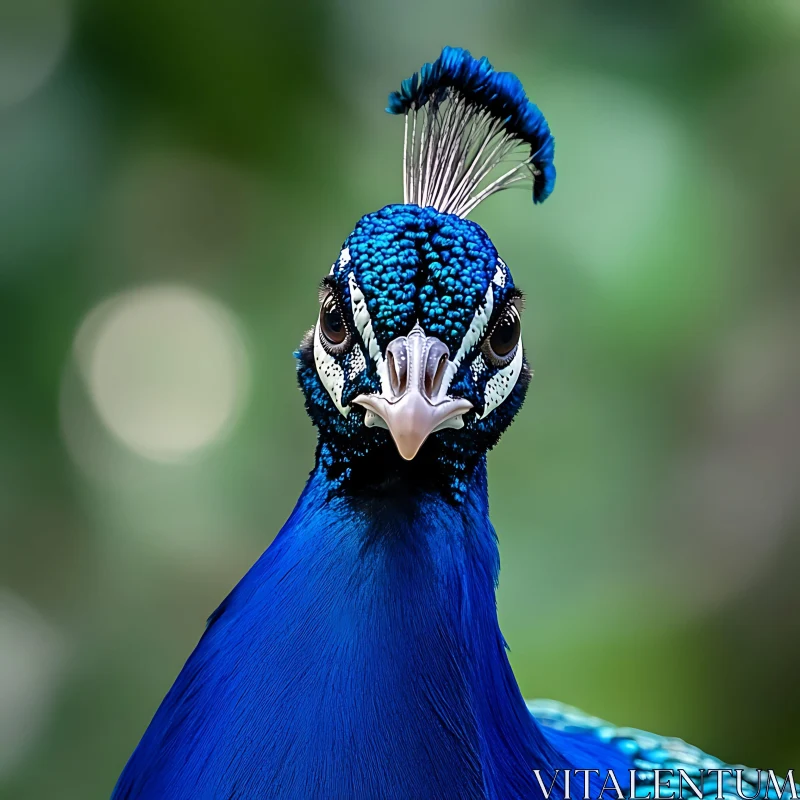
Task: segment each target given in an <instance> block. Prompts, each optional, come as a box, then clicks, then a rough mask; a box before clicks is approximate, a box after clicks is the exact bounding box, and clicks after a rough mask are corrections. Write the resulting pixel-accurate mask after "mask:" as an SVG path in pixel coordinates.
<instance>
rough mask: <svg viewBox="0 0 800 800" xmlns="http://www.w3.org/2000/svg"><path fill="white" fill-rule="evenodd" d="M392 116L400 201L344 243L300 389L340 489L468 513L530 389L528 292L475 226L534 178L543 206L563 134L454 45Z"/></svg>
mask: <svg viewBox="0 0 800 800" xmlns="http://www.w3.org/2000/svg"><path fill="white" fill-rule="evenodd" d="M387 110H388V111H389V112H390V113H395V114H403V115H404V116H405V130H406V133H405V140H404V154H403V163H404V165H405V169H404V203H403V204H398V205H390V206H386V207H385V208H383V209H381V210H379V211H376V212H374V213H372V214H368V215H366V216H365V217H362V219H361V220H359V222H358V223H357V224H356V227H355V229H354V230H353V232H352V233H351V234H350V235H349V236H348V237H347V239H346V240H345V242H344V246H343V248H342V250H341V252H340V253H339V256H338V258H337V260H336V262H335V263H334V264H333V266H332V267H331V269H330V272H329V274H328V275H327V277H326V278H325V279H324V280H323V282H322V285H321V288H320V311H319V318H318V320H317V322H316V324H315V325H314V327H313V328H312V329H311V330H310V331H309V332H308V333H307V334H306V337H305V338H304V340H303V343H302V344H301V347H300V350H299V353H298V356H299V360H298V371H299V379H300V385H301V388H302V389H303V392H304V394H305V397H306V407H307V409H308V412H309V414H310V416H311V418H312V420H313V421H314V423H315V424H316V426H317V428H318V430H319V448H318V457H319V460H320V462H321V464H322V467H323V468H324V469H325V470H326V471H327V473H328V476H329V478H331V479H332V481H333V484H334V486H340V485H342V484H344V483H346V482H348V481H352V480H356V481H360V482H362V483H363V482H365V481H366V482H367V483H375V482H385V481H386V480H387V479H390V478H391V477H392V476H397V475H404V476H407V477H412V478H413V479H415V480H418V481H420V482H422V483H426V484H433V485H435V486H437V487H438V488H440V489H442V490H444V491H445V493H446V494H447V495H448V496H449V497H450V498H451V499H453V500H454V501H456V502H457V501H459V499H461V498H462V497H463V495H464V492H465V489H466V486H467V484H468V480H469V476H470V475H471V473H472V472H473V471H474V469H475V466H476V464H477V462H478V461H479V460H480V458H481V457H482V456H483V455H484V454H485V453H486V451H487V450H488V449H489V448H491V447H492V446H493V445H494V444H495V443H496V442H497V441H498V439H499V438H500V436H501V435H502V433H503V431H505V429H506V428H507V427H508V426H509V425H510V423H511V421H512V419H513V418H514V416H515V414H516V413H517V411H518V410H519V408H520V406H521V405H522V401H523V399H524V397H525V392H526V389H527V386H528V383H529V380H530V370H529V368H528V363H527V360H526V357H525V353H524V351H523V346H522V333H521V310H522V295H521V293H520V291H519V290H518V289H517V288H516V287H515V285H514V280H513V278H512V276H511V272H510V270H509V268H508V266H507V265H506V263H505V262H504V261H503V260H502V259H501V258H500V257H499V256H498V254H497V250H496V249H495V247H494V245H493V244H492V241H491V239H489V237H488V235H487V234H486V233H485V231H484V230H483V229H482V228H481V227H480V226H479V225H477V224H476V223H474V222H472V221H470V220H467V219H466V218H465V217H466V215H467V214H468V213H469V212H470V211H471V210H472V209H473V208H475V206H476V205H478V203H480V202H481V201H482V200H484V199H485V198H486V197H488V196H490V195H491V194H494V193H495V192H497V191H500V190H502V189H505V188H507V187H508V186H511V185H514V184H517V183H519V182H521V181H525V180H527V181H529V182H530V181H532V183H533V200H534V202H535V203H539V202H542V201H543V200H544V199H545V198H546V197H547V196H548V195H549V194H550V192H551V190H552V188H553V184H554V182H555V168H554V166H553V138H552V136H551V135H550V131H549V128H548V126H547V123H546V121H545V119H544V117H543V116H542V114H541V112H540V111H539V110H538V108H536V106H534V105H533V104H532V103H531V102H530V101H529V100H528V99H527V97H526V95H525V92H524V90H523V89H522V85H521V84H520V82H519V80H518V79H517V78H516V76H514V75H512V74H510V73H503V72H496V71H494V70H493V69H492V67H491V65H490V64H489V62H488V61H487V60H486V59H485V58H483V59H480V60H477V59H474V58H473V57H472V56H471V55H470V54H469V53H468V52H467V51H465V50H461V49H456V48H445V49H444V50H443V51H442V54H441V56H440V57H439V58H438V59H437V60H436V61H435V62H433V63H432V64H425V65H424V66H423V68H422V69H421V70H420V72H419V73H415V74H414V75H413V76H412V77H411V78H409V79H408V80H406V81H404V82H403V84H402V86H401V89H400V91H398V92H394V93H392V94H391V95H390V97H389V107H388V109H387ZM509 162H511V163H512V164H513V166H511V167H510V168H508V164H509ZM501 163H502V164H505V165H506V169H505V171H504V172H502V174H500V175H499V176H496V173H498V172H500V170H499V169H498V167H499V166H500V164H501Z"/></svg>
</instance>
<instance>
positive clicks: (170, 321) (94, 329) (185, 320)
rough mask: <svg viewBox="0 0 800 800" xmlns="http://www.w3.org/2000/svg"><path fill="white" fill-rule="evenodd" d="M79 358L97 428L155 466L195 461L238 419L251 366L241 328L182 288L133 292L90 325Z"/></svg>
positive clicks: (79, 340) (82, 334)
mask: <svg viewBox="0 0 800 800" xmlns="http://www.w3.org/2000/svg"><path fill="white" fill-rule="evenodd" d="M75 354H76V358H77V359H78V363H79V365H80V367H81V372H82V374H83V376H84V378H85V380H86V384H87V387H88V390H89V394H90V396H91V398H92V401H93V403H94V406H95V408H96V410H97V413H98V414H99V415H100V418H101V419H102V420H103V422H104V423H105V425H106V426H107V427H108V429H109V430H110V431H111V432H112V433H113V434H114V435H116V436H117V437H118V438H119V439H120V441H121V442H123V443H124V444H125V445H127V446H128V447H129V448H131V449H132V450H133V451H135V452H136V453H139V454H140V455H142V456H145V457H146V458H152V459H154V460H156V461H173V460H180V459H183V458H186V457H188V456H191V455H194V454H195V453H196V452H197V451H198V450H201V449H202V448H204V447H207V446H208V445H209V444H211V443H213V442H215V441H218V440H219V439H220V438H221V437H224V436H225V434H226V433H227V432H228V431H229V430H230V428H231V425H232V424H233V422H234V421H235V420H236V418H237V417H238V415H239V413H240V411H241V408H242V405H243V403H244V400H245V399H246V396H247V392H248V384H249V365H248V361H247V354H246V351H245V347H244V343H243V340H242V338H241V336H240V334H239V332H238V329H237V325H236V323H235V320H234V319H233V318H232V316H231V315H230V313H229V312H227V310H226V309H225V308H224V307H223V306H222V305H221V304H219V303H218V302H216V301H214V300H212V299H210V298H208V297H206V296H204V295H202V294H201V293H200V292H198V291H196V290H193V289H189V288H186V287H178V286H163V287H160V286H155V287H153V286H150V287H144V288H139V289H134V290H131V291H128V292H125V293H123V294H122V295H119V296H117V297H114V298H112V299H110V300H107V301H104V302H103V303H101V304H100V305H99V306H98V307H97V308H95V309H93V310H92V311H91V312H90V313H89V314H88V315H87V317H86V319H85V320H84V322H83V323H82V325H81V328H80V330H79V331H78V334H77V337H76V340H75Z"/></svg>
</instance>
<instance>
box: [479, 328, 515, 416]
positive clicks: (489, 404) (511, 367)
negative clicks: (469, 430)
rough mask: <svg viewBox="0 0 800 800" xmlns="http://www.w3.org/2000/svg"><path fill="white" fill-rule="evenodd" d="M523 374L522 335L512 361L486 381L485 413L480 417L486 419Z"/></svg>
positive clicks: (484, 394)
mask: <svg viewBox="0 0 800 800" xmlns="http://www.w3.org/2000/svg"><path fill="white" fill-rule="evenodd" d="M521 374H522V337H521V336H520V339H519V341H518V342H517V351H516V353H514V358H513V359H511V363H510V364H508V365H507V366H505V367H503V369H501V370H500V371H499V372H496V373H495V374H494V375H492V377H491V378H489V380H488V381H487V382H486V388H485V389H484V392H483V413H482V414H481V416H480V419H485V418H486V417H487V416H489V414H491V413H492V411H494V410H495V409H496V408H497V406H499V405H500V404H501V403H502V402H503V401H504V400H505V399H506V398H507V397H508V396H509V395H510V394H511V392H512V391H513V389H514V387H515V386H516V385H517V381H518V380H519V376H520V375H521Z"/></svg>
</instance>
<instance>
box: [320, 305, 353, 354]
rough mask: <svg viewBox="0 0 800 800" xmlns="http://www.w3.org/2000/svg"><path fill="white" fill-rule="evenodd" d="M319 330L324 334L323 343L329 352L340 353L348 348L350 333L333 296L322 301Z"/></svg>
mask: <svg viewBox="0 0 800 800" xmlns="http://www.w3.org/2000/svg"><path fill="white" fill-rule="evenodd" d="M319 328H320V331H321V333H322V342H323V344H325V345H326V349H327V350H328V351H329V352H331V353H340V352H342V351H344V350H345V349H346V348H347V344H348V339H349V332H348V330H347V325H345V321H344V317H343V315H342V312H341V309H340V308H339V304H338V303H337V302H336V298H335V297H334V295H333V294H328V295H327V296H326V297H325V298H324V299H323V301H322V307H321V308H320V311H319Z"/></svg>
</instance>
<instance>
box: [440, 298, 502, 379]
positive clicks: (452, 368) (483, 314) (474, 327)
mask: <svg viewBox="0 0 800 800" xmlns="http://www.w3.org/2000/svg"><path fill="white" fill-rule="evenodd" d="M493 309H494V291H493V290H492V285H491V283H490V284H489V288H488V289H487V290H486V294H485V295H484V298H483V303H482V304H481V305H480V306H479V307H478V310H477V311H476V312H475V316H473V318H472V322H470V324H469V328H467V332H466V333H465V334H464V338H463V339H462V340H461V346H460V347H459V348H458V352H457V353H456V356H455V358H454V359H452V360H451V361H450V363H449V364H448V365H447V373H446V374H445V380H446V381H447V382H448V385H449V384H450V382H452V380H453V378H454V377H455V374H456V372H458V368H459V367H460V366H461V362H462V361H463V360H464V357H465V356H466V355H467V353H469V351H470V350H472V348H473V347H474V346H475V345H476V344H477V343H478V342H479V341H480V340H481V339H482V338H483V335H484V334H485V333H486V328H487V327H488V325H489V320H490V319H491V317H492V311H493Z"/></svg>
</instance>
